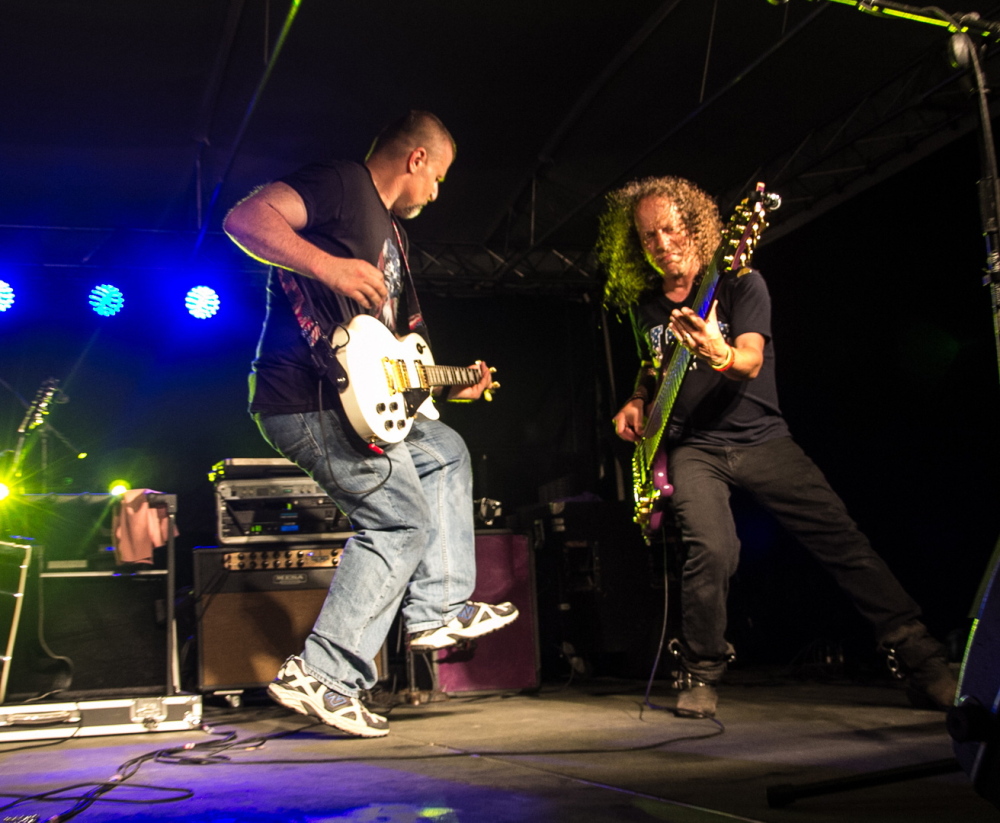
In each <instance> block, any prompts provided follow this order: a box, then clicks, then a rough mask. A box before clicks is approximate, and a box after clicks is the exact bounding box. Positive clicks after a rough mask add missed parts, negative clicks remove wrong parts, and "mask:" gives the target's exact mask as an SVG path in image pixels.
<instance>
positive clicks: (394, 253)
mask: <svg viewBox="0 0 1000 823" xmlns="http://www.w3.org/2000/svg"><path fill="white" fill-rule="evenodd" d="M378 268H379V270H380V271H381V272H382V276H383V277H384V278H385V289H386V291H387V292H388V297H387V298H386V301H385V303H383V304H382V310H381V311H380V312H379V314H378V318H379V320H381V321H382V322H383V323H385V325H386V326H388V327H389V330H390V331H392V332H395V331H396V309H397V307H398V305H399V295H400V294H401V293H402V291H403V273H402V272H403V267H402V264H401V262H400V259H399V249H398V248H397V247H396V244H395V243H393V242H392V239H391V238H388V237H387V238H386V239H385V242H384V243H383V244H382V251H381V253H380V254H379V256H378Z"/></svg>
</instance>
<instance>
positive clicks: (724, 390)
mask: <svg viewBox="0 0 1000 823" xmlns="http://www.w3.org/2000/svg"><path fill="white" fill-rule="evenodd" d="M694 293H695V289H692V293H691V296H690V298H689V302H688V303H674V302H673V301H672V300H668V299H667V298H666V296H665V295H664V294H663V292H662V291H661V290H659V289H657V290H656V291H655V292H650V293H649V294H648V295H646V296H645V297H644V298H643V299H642V300H640V302H639V305H638V306H637V307H636V309H635V310H634V316H633V321H634V323H635V325H636V329H637V333H638V334H639V335H640V340H639V345H640V349H641V352H642V353H643V356H644V357H645V358H646V359H649V360H652V362H653V363H654V365H656V366H657V367H659V366H660V364H661V362H662V359H663V357H664V356H667V357H669V355H670V352H671V350H672V346H673V345H674V343H673V339H672V338H673V336H672V335H671V334H670V332H669V330H668V329H667V328H666V325H667V323H668V322H669V320H670V312H671V311H673V310H674V309H676V308H680V307H681V306H682V305H690V301H693V299H694ZM715 296H716V298H717V299H718V301H719V303H718V308H717V310H716V316H717V317H718V319H719V326H720V328H721V330H722V334H723V336H724V337H725V338H726V340H727V341H728V342H729V343H733V342H734V341H735V340H736V338H737V337H739V336H740V335H741V334H745V333H747V332H756V333H758V334H760V335H762V336H763V337H764V364H763V366H762V367H761V370H760V373H759V374H758V375H757V377H756V378H754V379H753V380H730V379H729V378H727V377H726V376H725V375H723V374H720V373H719V372H716V371H714V370H713V369H712V368H711V367H710V366H709V365H708V364H707V363H705V362H704V361H702V360H697V359H695V360H693V361H692V365H691V367H690V368H689V369H688V371H687V374H686V376H685V377H684V381H683V383H682V384H681V390H680V392H679V394H678V396H677V400H676V401H675V403H674V409H673V413H672V414H671V416H670V422H669V425H668V427H667V432H666V435H665V436H666V442H667V443H668V445H669V446H677V445H680V444H681V443H684V444H685V445H702V446H720V445H752V444H754V443H762V442H764V441H765V440H771V439H773V438H775V437H784V436H787V435H788V433H789V432H788V427H787V425H786V424H785V420H784V418H783V417H782V416H781V410H780V408H779V407H778V391H777V387H776V385H775V379H774V346H773V344H772V342H771V297H770V295H769V294H768V292H767V286H766V284H765V283H764V278H763V277H761V275H760V273H759V272H756V271H751V272H749V273H748V274H745V275H744V276H742V277H736V276H734V275H727V276H726V277H724V278H723V279H722V280H721V281H720V283H719V286H718V289H717V290H716V295H715Z"/></svg>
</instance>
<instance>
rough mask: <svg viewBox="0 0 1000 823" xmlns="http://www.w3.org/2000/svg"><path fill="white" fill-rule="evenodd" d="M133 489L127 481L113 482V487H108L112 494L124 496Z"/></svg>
mask: <svg viewBox="0 0 1000 823" xmlns="http://www.w3.org/2000/svg"><path fill="white" fill-rule="evenodd" d="M131 488H132V486H131V485H130V484H129V482H128V481H127V480H113V481H112V482H111V485H110V486H108V491H109V492H111V493H112V494H117V495H122V494H125V492H127V491H128V490H129V489H131Z"/></svg>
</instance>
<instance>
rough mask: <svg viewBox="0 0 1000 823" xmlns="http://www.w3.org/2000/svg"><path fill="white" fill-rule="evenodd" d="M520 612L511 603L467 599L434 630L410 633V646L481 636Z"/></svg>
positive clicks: (434, 645)
mask: <svg viewBox="0 0 1000 823" xmlns="http://www.w3.org/2000/svg"><path fill="white" fill-rule="evenodd" d="M519 614H520V612H519V611H518V610H517V606H515V605H514V604H513V603H497V604H496V605H495V606H491V605H490V604H489V603H479V602H477V601H474V600H470V601H469V602H468V603H466V604H465V606H463V607H462V611H460V612H459V613H458V614H457V615H456V616H455V617H453V618H452V619H451V620H449V621H448V622H447V623H446V624H445V625H443V626H440V627H439V628H437V629H426V630H425V631H422V632H416V633H414V634H412V635H410V648H411V649H413V651H416V652H424V651H433V650H435V649H444V648H447V647H448V646H454V645H455V644H456V643H458V642H460V641H462V640H471V639H472V638H474V637H482V636H483V635H484V634H489V633H490V632H495V631H496V630H497V629H500V628H503V627H504V626H506V625H507V624H508V623H513V622H514V621H515V620H517V617H518V615H519Z"/></svg>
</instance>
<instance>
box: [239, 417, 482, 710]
mask: <svg viewBox="0 0 1000 823" xmlns="http://www.w3.org/2000/svg"><path fill="white" fill-rule="evenodd" d="M255 419H256V421H257V425H258V426H259V428H260V430H261V432H262V433H263V435H264V437H265V439H266V440H267V441H268V443H270V444H271V445H272V446H273V447H274V448H275V449H276V450H277V451H278V452H279V453H281V454H282V455H284V456H285V457H287V458H288V459H289V460H291V461H293V462H294V463H296V464H297V465H298V466H299V467H300V468H302V469H303V470H304V471H305V472H307V473H308V474H309V476H310V477H312V478H313V479H314V480H315V481H316V482H317V483H319V485H320V486H321V487H322V488H323V489H324V490H325V491H326V493H327V494H328V495H329V496H330V498H331V499H332V500H333V501H334V502H335V503H336V504H337V506H338V507H340V509H341V510H342V511H343V512H344V513H345V514H346V515H347V516H348V517H349V518H350V520H351V525H352V527H353V528H354V529H355V531H356V532H357V533H356V534H355V535H353V536H352V537H351V538H350V540H348V541H347V544H346V545H345V546H344V551H343V554H342V555H341V559H340V565H339V566H338V568H337V573H336V574H335V575H334V577H333V581H332V582H331V584H330V591H329V592H328V594H327V596H326V600H325V602H324V603H323V608H322V610H321V611H320V614H319V617H317V619H316V624H315V625H314V626H313V630H312V632H311V633H310V635H309V637H308V638H307V639H306V643H305V649H304V650H303V652H302V659H303V661H304V662H305V667H306V670H307V671H308V672H309V673H310V674H311V675H312V676H313V677H315V678H316V679H317V680H319V681H320V682H322V683H325V684H326V685H327V686H329V687H330V688H331V689H333V690H334V691H337V692H340V693H341V694H345V695H348V696H356V695H357V694H358V692H359V691H360V690H362V689H369V688H371V687H372V686H373V685H374V684H375V682H376V679H377V672H376V669H375V663H374V660H375V656H376V655H377V654H378V651H379V648H380V647H381V646H382V643H383V642H384V641H385V638H386V635H387V634H388V633H389V628H390V627H391V624H392V621H393V619H394V618H395V616H396V613H397V612H398V611H399V608H400V605H402V609H403V621H404V625H405V627H406V629H407V631H410V632H416V631H422V630H424V629H435V628H437V627H439V626H442V625H444V624H445V623H447V622H448V621H449V620H451V619H452V618H453V617H455V616H456V615H457V614H458V612H459V611H460V610H461V609H462V606H463V605H464V604H465V602H466V600H467V599H468V598H469V597H470V596H471V595H472V590H473V588H474V587H475V582H476V558H475V531H474V529H475V526H474V523H473V506H472V464H471V460H470V459H469V452H468V449H467V448H466V445H465V442H464V441H463V440H462V438H461V437H460V436H459V434H458V433H457V432H455V431H454V430H453V429H451V428H449V427H448V426H446V425H444V424H443V423H440V422H438V421H435V420H423V419H418V420H416V421H415V422H414V424H413V427H412V429H411V430H410V433H409V435H408V436H407V438H406V440H404V441H402V442H401V443H395V444H392V445H389V446H386V447H385V454H384V455H377V454H376V453H375V452H373V451H371V450H370V449H369V448H368V447H367V446H366V444H365V443H363V442H362V441H361V439H360V438H358V436H357V435H356V434H355V433H354V431H353V429H351V427H350V425H349V424H348V423H346V422H344V421H343V420H342V419H341V417H340V414H339V409H337V410H328V411H323V412H310V413H305V414H279V415H257V416H256V418H255Z"/></svg>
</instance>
